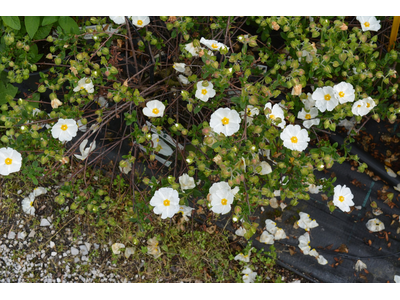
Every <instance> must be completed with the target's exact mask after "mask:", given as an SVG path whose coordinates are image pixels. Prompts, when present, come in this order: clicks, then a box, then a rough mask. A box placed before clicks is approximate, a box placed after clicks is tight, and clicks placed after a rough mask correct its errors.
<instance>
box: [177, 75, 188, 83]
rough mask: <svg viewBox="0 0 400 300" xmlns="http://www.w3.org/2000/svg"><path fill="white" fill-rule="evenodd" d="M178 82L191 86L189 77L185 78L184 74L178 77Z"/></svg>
mask: <svg viewBox="0 0 400 300" xmlns="http://www.w3.org/2000/svg"><path fill="white" fill-rule="evenodd" d="M178 80H179V82H180V83H182V84H189V80H188V79H187V77H185V76H183V75H182V74H179V75H178Z"/></svg>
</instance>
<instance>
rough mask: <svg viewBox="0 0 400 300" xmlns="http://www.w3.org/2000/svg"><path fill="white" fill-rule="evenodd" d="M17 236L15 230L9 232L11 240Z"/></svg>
mask: <svg viewBox="0 0 400 300" xmlns="http://www.w3.org/2000/svg"><path fill="white" fill-rule="evenodd" d="M14 238H15V232H14V231H10V232H9V233H8V239H9V240H13V239H14Z"/></svg>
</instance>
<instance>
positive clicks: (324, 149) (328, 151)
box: [321, 147, 332, 154]
mask: <svg viewBox="0 0 400 300" xmlns="http://www.w3.org/2000/svg"><path fill="white" fill-rule="evenodd" d="M321 150H322V151H324V152H325V153H327V154H329V153H331V152H332V149H331V148H329V147H321Z"/></svg>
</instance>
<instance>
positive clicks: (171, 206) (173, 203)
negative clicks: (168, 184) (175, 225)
mask: <svg viewBox="0 0 400 300" xmlns="http://www.w3.org/2000/svg"><path fill="white" fill-rule="evenodd" d="M150 205H151V206H154V210H153V211H154V213H155V214H157V215H160V214H161V219H166V218H172V217H173V216H174V215H175V214H176V213H177V212H178V211H179V195H178V192H177V191H176V190H174V189H172V188H160V189H159V190H157V191H156V192H155V193H154V196H153V198H151V200H150Z"/></svg>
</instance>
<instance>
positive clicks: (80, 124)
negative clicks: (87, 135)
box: [77, 120, 87, 132]
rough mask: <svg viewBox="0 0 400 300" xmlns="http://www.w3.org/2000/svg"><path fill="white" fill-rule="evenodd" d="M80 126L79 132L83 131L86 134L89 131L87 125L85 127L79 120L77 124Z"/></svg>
mask: <svg viewBox="0 0 400 300" xmlns="http://www.w3.org/2000/svg"><path fill="white" fill-rule="evenodd" d="M77 125H78V130H79V131H82V132H86V131H87V125H86V124H85V125H83V124H82V121H81V120H78V122H77Z"/></svg>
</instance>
